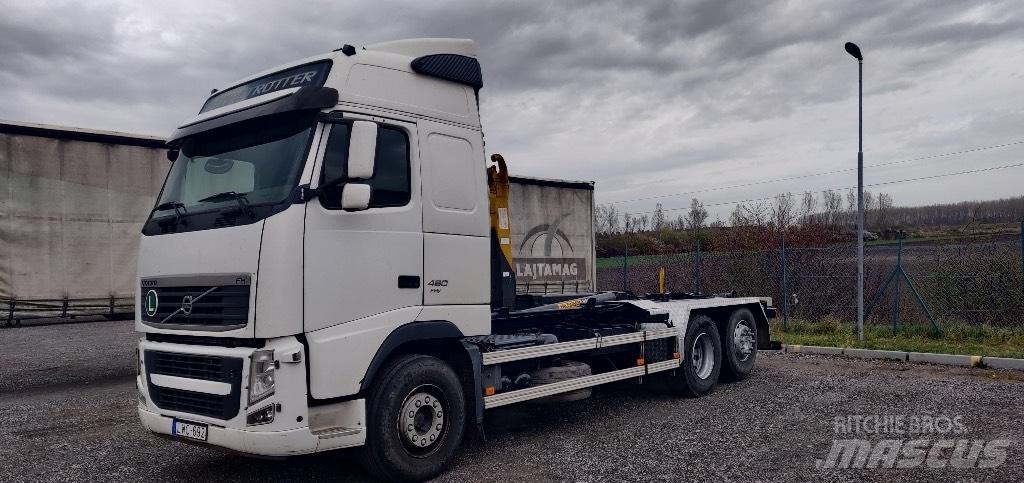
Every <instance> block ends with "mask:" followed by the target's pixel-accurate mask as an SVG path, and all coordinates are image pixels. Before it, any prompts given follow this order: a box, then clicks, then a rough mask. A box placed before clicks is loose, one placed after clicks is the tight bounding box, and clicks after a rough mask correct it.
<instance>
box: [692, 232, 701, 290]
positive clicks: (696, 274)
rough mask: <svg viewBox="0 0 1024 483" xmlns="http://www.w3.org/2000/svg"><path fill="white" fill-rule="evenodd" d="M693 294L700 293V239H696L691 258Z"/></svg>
mask: <svg viewBox="0 0 1024 483" xmlns="http://www.w3.org/2000/svg"><path fill="white" fill-rule="evenodd" d="M692 272H693V285H692V286H693V293H700V238H697V249H696V251H695V252H694V258H693V270H692Z"/></svg>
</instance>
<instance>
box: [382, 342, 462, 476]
mask: <svg viewBox="0 0 1024 483" xmlns="http://www.w3.org/2000/svg"><path fill="white" fill-rule="evenodd" d="M377 381H378V382H377V383H376V384H374V386H373V388H372V389H371V391H370V394H369V395H368V397H367V400H366V408H367V435H366V446H364V448H363V451H364V457H363V458H362V462H363V465H364V466H365V467H366V470H367V471H369V472H370V473H372V474H373V475H374V476H377V477H379V478H381V479H384V480H389V481H408V480H425V479H428V478H432V477H434V476H437V475H438V474H440V473H441V472H442V471H444V469H445V467H447V465H448V463H450V462H451V460H452V458H453V457H454V456H455V452H456V450H458V447H459V443H460V442H461V441H462V434H463V430H464V429H465V423H466V405H465V399H464V397H463V393H462V385H461V384H460V382H459V378H458V376H457V375H456V374H455V371H454V370H452V368H451V367H449V366H448V365H447V364H445V363H444V361H442V360H440V359H437V358H435V357H430V356H423V355H406V356H401V357H399V358H397V359H395V360H394V361H392V362H391V363H389V364H388V366H387V367H386V368H385V369H384V371H382V372H381V373H380V377H379V378H378V379H377Z"/></svg>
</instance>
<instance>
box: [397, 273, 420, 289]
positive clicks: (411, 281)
mask: <svg viewBox="0 0 1024 483" xmlns="http://www.w3.org/2000/svg"><path fill="white" fill-rule="evenodd" d="M398 288H420V277H419V275H399V276H398Z"/></svg>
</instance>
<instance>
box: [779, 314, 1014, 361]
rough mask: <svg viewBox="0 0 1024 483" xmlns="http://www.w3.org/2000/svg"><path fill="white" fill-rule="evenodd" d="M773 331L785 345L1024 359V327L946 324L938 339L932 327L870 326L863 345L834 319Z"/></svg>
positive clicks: (852, 331)
mask: <svg viewBox="0 0 1024 483" xmlns="http://www.w3.org/2000/svg"><path fill="white" fill-rule="evenodd" d="M771 330H772V338H773V339H775V340H781V341H782V343H783V344H797V345H816V346H827V347H855V348H863V349H883V350H899V351H909V352H935V353H940V354H965V355H975V356H990V357H1018V358H1024V327H992V326H987V325H977V326H975V325H964V324H947V325H944V326H943V331H942V334H941V335H936V334H935V333H934V332H933V331H932V329H931V327H930V326H910V327H901V328H899V329H898V330H897V331H896V333H895V334H894V333H893V331H892V328H890V327H888V326H880V325H869V326H866V327H864V342H860V341H859V340H857V330H856V327H855V325H854V324H851V323H846V322H840V321H837V320H834V319H833V320H824V321H822V322H818V323H809V322H803V321H793V320H790V322H789V327H788V330H783V328H782V321H772V327H771Z"/></svg>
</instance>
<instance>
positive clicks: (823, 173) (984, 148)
mask: <svg viewBox="0 0 1024 483" xmlns="http://www.w3.org/2000/svg"><path fill="white" fill-rule="evenodd" d="M1018 144H1024V140H1021V141H1014V142H1010V143H1003V144H993V145H991V146H982V147H978V148H970V149H964V150H962V151H954V152H949V153H942V154H932V155H928V156H921V157H917V158H910V159H901V160H898V161H888V162H885V163H875V164H868V165H865V166H864V167H865V168H877V167H880V166H892V165H894V164H904V163H911V162H914V161H923V160H925V159H934V158H943V157H947V156H956V155H960V154H967V153H974V152H978V151H988V150H990V149H999V148H1005V147H1009V146H1016V145H1018ZM856 170H857V168H843V169H836V170H832V171H820V172H817V173H809V174H801V175H797V176H787V177H783V178H773V179H763V180H760V181H751V182H749V183H740V184H734V185H727V186H717V187H714V188H704V189H699V190H694V191H684V192H681V193H669V194H665V195H656V196H647V197H644V198H633V199H629V200H620V201H609V202H608V203H607V204H609V205H617V204H621V203H632V202H635V201H649V200H656V199H662V198H675V197H677V196H685V195H695V194H701V193H710V192H713V191H722V190H730V189H736V188H747V187H750V186H758V185H763V184H770V183H778V182H780V181H792V180H796V179H806V178H814V177H818V176H827V175H830V174H839V173H847V172H850V171H856Z"/></svg>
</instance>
